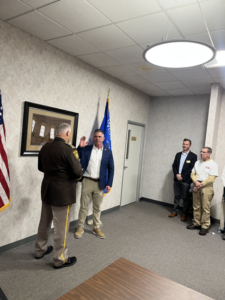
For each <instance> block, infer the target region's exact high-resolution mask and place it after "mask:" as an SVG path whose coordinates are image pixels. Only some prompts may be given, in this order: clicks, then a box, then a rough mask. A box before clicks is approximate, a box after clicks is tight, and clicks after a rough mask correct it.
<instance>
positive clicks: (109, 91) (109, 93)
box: [107, 89, 110, 99]
mask: <svg viewBox="0 0 225 300" xmlns="http://www.w3.org/2000/svg"><path fill="white" fill-rule="evenodd" d="M109 94H110V89H109V90H108V97H107V99H109Z"/></svg>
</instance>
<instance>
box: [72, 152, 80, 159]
mask: <svg viewBox="0 0 225 300" xmlns="http://www.w3.org/2000/svg"><path fill="white" fill-rule="evenodd" d="M73 155H74V156H75V157H76V159H79V155H78V152H77V150H74V151H73Z"/></svg>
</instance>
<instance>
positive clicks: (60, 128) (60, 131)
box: [56, 123, 71, 135]
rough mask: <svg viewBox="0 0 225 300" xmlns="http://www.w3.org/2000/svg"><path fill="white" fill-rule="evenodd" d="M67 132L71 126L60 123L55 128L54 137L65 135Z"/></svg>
mask: <svg viewBox="0 0 225 300" xmlns="http://www.w3.org/2000/svg"><path fill="white" fill-rule="evenodd" d="M67 130H70V131H71V126H70V124H67V123H61V124H60V125H59V126H58V127H57V130H56V135H60V134H63V133H66V131H67Z"/></svg>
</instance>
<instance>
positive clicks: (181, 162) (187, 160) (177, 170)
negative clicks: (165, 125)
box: [168, 139, 197, 222]
mask: <svg viewBox="0 0 225 300" xmlns="http://www.w3.org/2000/svg"><path fill="white" fill-rule="evenodd" d="M182 147H183V152H178V153H177V154H176V156H175V159H174V162H173V165H172V168H173V173H174V185H173V187H174V207H173V212H172V213H171V214H170V215H169V216H168V217H169V218H173V217H175V216H177V214H178V211H179V204H180V199H181V198H182V199H183V213H182V217H181V221H182V222H185V221H186V220H187V214H188V210H189V207H190V203H189V189H190V184H191V183H192V180H191V171H192V169H193V167H194V164H195V162H196V161H197V155H196V154H194V153H193V152H191V151H190V148H191V140H189V139H184V140H183V146H182Z"/></svg>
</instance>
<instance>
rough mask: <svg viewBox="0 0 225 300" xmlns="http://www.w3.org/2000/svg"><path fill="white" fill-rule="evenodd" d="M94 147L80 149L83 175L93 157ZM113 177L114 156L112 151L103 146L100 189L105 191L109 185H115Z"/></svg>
mask: <svg viewBox="0 0 225 300" xmlns="http://www.w3.org/2000/svg"><path fill="white" fill-rule="evenodd" d="M92 148H93V145H88V146H85V147H80V146H79V147H78V148H77V151H78V153H79V157H80V163H81V166H82V169H83V174H84V172H85V171H86V169H87V166H88V163H89V160H90V157H91V151H92ZM107 170H108V181H107V182H106V171H107ZM113 175H114V161H113V155H112V150H110V149H108V148H106V147H104V146H103V153H102V161H101V166H100V178H99V179H100V182H99V183H100V188H101V189H102V190H104V189H105V187H106V186H107V185H108V186H110V187H112V183H113Z"/></svg>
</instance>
